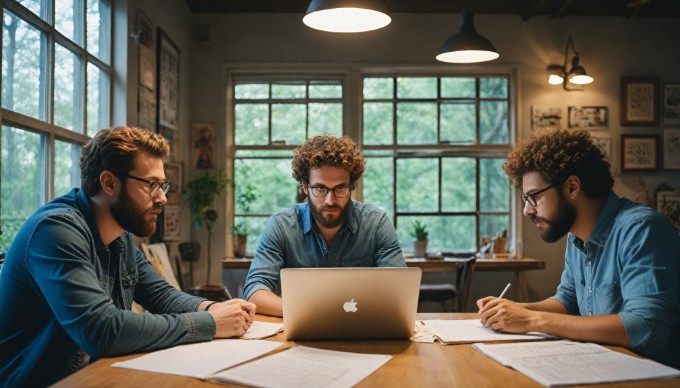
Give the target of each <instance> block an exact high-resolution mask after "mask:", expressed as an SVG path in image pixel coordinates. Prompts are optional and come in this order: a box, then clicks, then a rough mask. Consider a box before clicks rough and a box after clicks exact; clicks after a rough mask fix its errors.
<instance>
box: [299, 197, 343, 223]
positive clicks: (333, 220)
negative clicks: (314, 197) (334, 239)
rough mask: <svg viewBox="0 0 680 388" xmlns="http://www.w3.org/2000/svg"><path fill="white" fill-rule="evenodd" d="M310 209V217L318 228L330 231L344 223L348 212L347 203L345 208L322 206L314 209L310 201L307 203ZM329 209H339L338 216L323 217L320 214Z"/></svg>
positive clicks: (314, 206)
mask: <svg viewBox="0 0 680 388" xmlns="http://www.w3.org/2000/svg"><path fill="white" fill-rule="evenodd" d="M308 203H309V207H310V209H312V217H313V218H314V221H316V222H317V223H318V224H319V225H320V226H322V227H324V228H328V229H332V228H335V227H338V226H340V225H342V223H343V222H344V221H345V217H346V216H347V212H348V211H349V202H348V203H347V205H345V207H342V206H340V205H326V204H323V205H321V206H320V207H316V205H314V203H313V202H312V201H308ZM330 209H339V210H340V214H338V215H337V217H334V216H332V215H327V216H325V217H324V216H323V215H322V214H321V212H322V211H324V210H330Z"/></svg>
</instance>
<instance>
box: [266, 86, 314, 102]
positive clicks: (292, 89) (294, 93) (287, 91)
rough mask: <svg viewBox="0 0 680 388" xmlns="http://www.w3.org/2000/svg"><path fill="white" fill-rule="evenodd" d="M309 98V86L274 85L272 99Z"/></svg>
mask: <svg viewBox="0 0 680 388" xmlns="http://www.w3.org/2000/svg"><path fill="white" fill-rule="evenodd" d="M305 97H307V86H306V85H305V84H300V83H290V84H278V83H274V84H272V98H274V99H289V98H290V99H300V98H305Z"/></svg>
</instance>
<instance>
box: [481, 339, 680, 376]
mask: <svg viewBox="0 0 680 388" xmlns="http://www.w3.org/2000/svg"><path fill="white" fill-rule="evenodd" d="M472 347H473V348H475V349H477V350H479V351H481V352H482V353H484V354H485V355H487V356H489V357H491V358H493V359H494V360H496V361H498V362H500V363H501V364H503V365H505V366H509V367H511V368H513V369H515V370H517V371H518V372H521V373H524V374H525V375H527V376H528V377H530V378H532V379H534V380H536V381H537V382H539V383H540V384H543V385H545V386H549V387H553V386H560V385H575V384H579V385H580V384H601V383H610V382H620V381H633V380H649V379H662V378H671V377H678V376H680V371H679V370H677V369H673V368H671V367H668V366H665V365H662V364H659V363H657V362H654V361H651V360H647V359H641V358H637V357H633V356H629V355H626V354H623V353H619V352H615V351H613V350H610V349H607V348H605V347H604V346H600V345H597V344H593V343H580V342H572V341H547V342H538V343H528V342H524V343H514V344H495V345H492V344H481V343H477V344H473V345H472Z"/></svg>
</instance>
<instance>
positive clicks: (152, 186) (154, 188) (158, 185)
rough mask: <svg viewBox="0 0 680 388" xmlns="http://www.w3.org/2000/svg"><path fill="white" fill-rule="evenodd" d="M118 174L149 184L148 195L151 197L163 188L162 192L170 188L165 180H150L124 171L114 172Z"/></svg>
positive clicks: (165, 192)
mask: <svg viewBox="0 0 680 388" xmlns="http://www.w3.org/2000/svg"><path fill="white" fill-rule="evenodd" d="M114 174H116V175H118V176H124V177H126V178H131V179H134V180H137V181H140V182H144V183H148V184H149V195H150V196H152V197H155V196H157V195H158V193H159V192H160V191H161V190H163V194H167V193H168V190H170V182H168V181H165V182H156V181H150V180H148V179H144V178H140V177H136V176H133V175H130V174H126V173H124V172H116V173H114Z"/></svg>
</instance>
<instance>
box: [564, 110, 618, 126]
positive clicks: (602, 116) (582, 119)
mask: <svg viewBox="0 0 680 388" xmlns="http://www.w3.org/2000/svg"><path fill="white" fill-rule="evenodd" d="M567 125H568V127H569V128H581V129H593V130H597V129H607V128H609V109H608V108H607V107H606V106H570V107H569V120H568V122H567Z"/></svg>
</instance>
